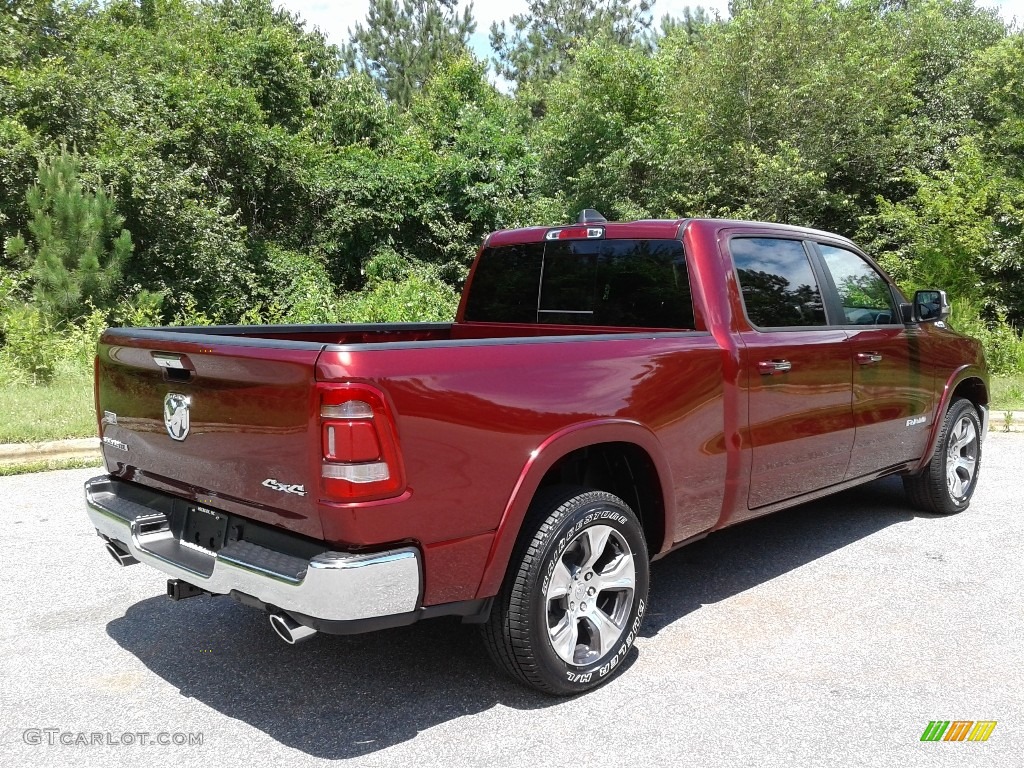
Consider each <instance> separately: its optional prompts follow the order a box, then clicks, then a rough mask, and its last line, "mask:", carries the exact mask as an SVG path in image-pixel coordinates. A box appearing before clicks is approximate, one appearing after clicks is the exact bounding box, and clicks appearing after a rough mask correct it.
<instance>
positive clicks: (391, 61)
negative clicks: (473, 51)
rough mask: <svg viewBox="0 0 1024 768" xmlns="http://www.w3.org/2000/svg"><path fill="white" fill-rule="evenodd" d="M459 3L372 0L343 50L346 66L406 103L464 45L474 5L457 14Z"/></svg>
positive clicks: (472, 29) (473, 28)
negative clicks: (364, 19) (364, 75)
mask: <svg viewBox="0 0 1024 768" xmlns="http://www.w3.org/2000/svg"><path fill="white" fill-rule="evenodd" d="M457 6H458V0H401V1H399V0H370V9H369V11H368V12H367V14H366V24H365V25H363V24H361V23H358V22H357V23H356V25H355V28H354V29H352V30H350V35H351V40H350V42H349V44H348V45H347V46H345V48H344V50H343V57H344V60H345V62H346V64H347V66H348V68H349V70H350V71H353V70H355V69H360V70H362V71H364V72H366V73H368V74H369V75H370V76H371V77H372V78H373V79H374V80H375V81H376V82H377V84H378V86H379V87H380V89H381V91H382V92H383V93H384V94H386V95H387V97H388V98H389V99H390V100H391V101H393V102H396V103H398V104H401V105H403V106H408V104H409V103H410V102H411V101H412V96H413V93H414V92H416V91H417V90H419V89H420V88H421V87H422V86H423V84H424V83H425V82H426V81H427V79H428V78H429V77H430V75H431V73H432V72H433V71H434V69H435V68H436V67H437V65H438V63H439V62H440V61H441V60H442V59H443V58H445V57H446V56H451V55H458V54H461V53H464V52H466V51H467V50H468V48H467V46H468V43H469V36H470V35H472V34H473V32H475V31H476V21H475V20H474V19H473V4H472V3H469V4H468V5H467V6H466V7H465V8H464V9H463V11H462V13H461V14H460V13H459V12H458V10H457Z"/></svg>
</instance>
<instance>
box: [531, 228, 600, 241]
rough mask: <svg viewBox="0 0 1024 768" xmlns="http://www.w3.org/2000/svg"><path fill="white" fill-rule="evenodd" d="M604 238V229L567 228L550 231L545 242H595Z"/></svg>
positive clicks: (545, 237) (545, 236)
mask: <svg viewBox="0 0 1024 768" xmlns="http://www.w3.org/2000/svg"><path fill="white" fill-rule="evenodd" d="M602 237H604V227H566V228H565V229H549V230H548V232H547V234H546V235H544V239H545V240H594V239H597V238H602Z"/></svg>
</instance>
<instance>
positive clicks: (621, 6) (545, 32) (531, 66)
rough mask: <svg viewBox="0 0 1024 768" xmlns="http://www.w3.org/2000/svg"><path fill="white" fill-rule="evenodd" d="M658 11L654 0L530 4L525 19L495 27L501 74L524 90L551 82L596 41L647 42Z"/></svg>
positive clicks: (534, 1)
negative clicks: (653, 12) (525, 87)
mask: <svg viewBox="0 0 1024 768" xmlns="http://www.w3.org/2000/svg"><path fill="white" fill-rule="evenodd" d="M653 5H654V3H653V1H649V0H639V2H635V1H634V0H530V3H529V8H528V10H527V11H526V13H517V14H515V15H513V16H512V18H511V19H509V21H507V22H504V21H503V22H501V23H500V24H498V23H497V22H495V23H494V24H492V25H491V36H490V39H491V48H493V49H494V53H495V59H494V63H495V66H496V69H497V72H498V74H499V75H501V76H502V77H504V78H506V79H508V80H511V81H512V82H514V83H516V84H517V85H519V86H522V85H524V84H525V83H532V84H535V85H539V84H544V83H547V82H550V81H551V80H552V79H553V78H554V77H555V76H556V75H558V73H559V72H562V71H563V70H564V69H566V68H567V67H568V66H569V65H571V64H572V62H573V60H574V59H575V56H576V52H577V51H578V50H579V49H580V48H581V47H582V46H585V45H587V44H588V43H590V42H592V41H593V40H595V39H600V40H604V41H606V42H607V41H610V42H613V43H616V44H618V45H626V46H628V45H634V44H636V43H639V42H642V41H645V40H646V39H647V35H648V33H649V32H650V29H651V24H652V20H653V19H652V16H651V7H652V6H653Z"/></svg>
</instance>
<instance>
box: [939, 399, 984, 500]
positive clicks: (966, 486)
mask: <svg viewBox="0 0 1024 768" xmlns="http://www.w3.org/2000/svg"><path fill="white" fill-rule="evenodd" d="M977 466H978V432H977V430H976V429H975V428H974V422H973V421H972V420H971V419H969V418H968V417H967V416H962V417H961V418H960V420H959V421H957V422H956V426H954V427H953V429H952V430H951V431H950V433H949V446H948V448H947V450H946V488H947V489H948V490H949V495H950V498H952V499H955V500H956V501H960V500H961V499H963V498H964V497H966V496H967V494H968V493H969V491H970V490H971V485H972V483H973V481H974V472H975V469H976V467H977Z"/></svg>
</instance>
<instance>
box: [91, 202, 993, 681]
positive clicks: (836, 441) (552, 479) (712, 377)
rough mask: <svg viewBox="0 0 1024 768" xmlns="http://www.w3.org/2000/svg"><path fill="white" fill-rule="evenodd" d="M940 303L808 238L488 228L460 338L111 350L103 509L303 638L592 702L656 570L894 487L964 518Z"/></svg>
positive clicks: (770, 227)
mask: <svg viewBox="0 0 1024 768" xmlns="http://www.w3.org/2000/svg"><path fill="white" fill-rule="evenodd" d="M948 310H949V308H948V306H946V302H945V295H944V294H943V293H942V292H940V291H920V292H918V293H917V294H916V295H915V297H914V300H913V301H912V302H908V301H907V300H906V299H905V298H904V296H903V295H902V294H901V293H900V291H899V289H898V288H897V287H896V286H895V285H894V284H893V282H892V281H891V280H890V279H889V278H888V277H886V276H885V275H884V274H883V273H882V271H881V270H880V269H879V268H878V266H877V265H876V264H875V263H874V262H873V261H872V260H871V259H870V258H868V257H867V256H866V255H865V254H864V253H863V252H862V251H860V250H859V249H858V248H857V247H856V246H855V245H854V244H853V243H851V242H850V241H849V240H847V239H846V238H843V237H839V236H837V235H834V234H829V233H827V232H820V231H816V230H811V229H802V228H798V227H792V226H782V225H777V224H763V223H754V222H747V221H725V220H709V219H684V220H675V221H635V222H625V223H609V222H606V221H605V220H604V219H603V218H601V217H600V216H599V215H597V214H596V213H595V212H592V211H585V212H584V213H583V214H581V217H580V221H579V222H578V223H577V224H575V225H568V226H556V227H533V228H529V229H519V230H509V231H501V232H495V233H494V234H492V235H490V236H489V237H488V238H487V240H486V241H485V242H484V244H483V247H482V248H481V249H480V252H479V255H478V256H477V259H476V262H475V264H474V266H473V269H472V271H471V273H470V276H469V279H468V280H467V283H466V289H465V292H464V295H463V298H462V302H461V305H460V307H459V310H458V314H457V317H456V319H455V322H453V323H451V324H410V325H363V326H358V325H325V326H267V327H260V326H252V327H196V328H173V329H172V328H150V329H147V328H112V329H109V330H107V331H106V332H105V333H104V334H103V336H102V338H101V340H100V343H99V347H98V353H97V358H96V409H97V414H98V419H99V428H100V433H101V437H102V442H103V454H104V459H105V462H106V471H107V474H105V475H103V476H101V477H97V478H94V479H92V480H90V481H89V482H88V483H87V484H86V497H87V507H88V512H89V516H90V518H91V520H92V523H93V524H94V526H95V527H96V529H97V531H98V533H99V535H100V536H101V537H102V538H103V539H104V540H105V541H106V547H107V550H108V551H109V553H110V554H111V555H112V556H113V557H114V559H115V560H116V561H117V562H118V563H120V564H121V565H129V564H133V563H136V562H140V561H141V562H145V563H148V564H149V565H151V566H153V567H154V568H157V569H159V570H161V571H163V572H165V573H166V574H168V575H169V576H170V577H171V578H170V580H169V581H168V594H169V595H170V596H171V597H172V598H175V599H181V598H185V597H192V596H195V595H202V594H214V595H231V596H232V597H234V598H235V599H237V600H239V601H241V602H243V603H245V604H248V605H252V606H254V607H257V608H260V609H262V610H264V611H266V612H268V613H269V614H270V622H271V624H272V626H273V628H274V629H275V631H276V632H277V633H278V634H279V635H280V636H281V637H282V638H283V639H284V640H286V641H287V642H289V643H294V642H297V641H299V640H303V639H306V638H308V637H310V636H312V635H313V634H315V633H316V632H317V631H321V632H328V633H353V632H364V631H368V630H373V629H376V628H382V627H389V626H396V625H402V624H409V623H412V622H415V621H417V620H419V619H423V618H427V617H432V616H440V615H455V616H461V617H463V619H464V620H465V621H467V622H475V623H480V624H482V625H483V634H484V638H485V641H486V644H487V646H488V648H489V649H490V651H491V653H492V655H493V657H494V658H495V660H496V661H497V662H498V663H499V664H500V665H501V666H503V667H504V668H505V669H506V670H507V671H508V672H509V673H511V674H512V675H513V676H514V677H516V678H517V679H519V680H520V681H522V682H523V683H525V684H527V685H531V686H534V687H536V688H539V689H541V690H544V691H547V692H549V693H553V694H572V693H577V692H580V691H583V690H586V689H588V688H591V687H593V686H596V685H598V684H600V683H602V682H604V681H606V680H608V679H610V677H612V676H613V675H614V674H615V672H616V671H617V670H618V669H619V668H621V666H622V661H623V659H624V658H625V657H626V655H627V654H628V653H629V652H630V649H631V647H632V645H633V642H634V639H635V638H636V636H637V632H638V630H639V628H640V625H641V621H642V620H643V617H644V613H645V612H646V611H647V609H648V572H649V563H650V560H651V559H656V558H659V557H662V556H663V555H665V554H666V553H668V552H670V551H672V550H673V549H675V548H677V547H680V546H682V545H684V544H686V543H688V542H691V541H694V540H695V539H698V538H701V537H703V536H705V535H706V534H707V533H709V532H711V531H715V530H718V529H719V528H723V527H725V526H728V525H732V524H734V523H738V522H742V521H744V520H749V519H750V518H753V517H757V516H759V515H763V514H766V513H768V512H772V511H774V510H778V509H782V508H784V507H790V506H792V505H794V504H799V503H801V502H804V501H807V500H809V499H814V498H817V497H820V496H822V495H825V494H829V493H833V492H835V491H839V490H843V489H846V488H850V487H851V486H855V485H858V484H860V483H865V482H868V481H871V480H874V479H875V478H878V477H882V476H884V475H892V474H899V475H902V477H903V480H904V483H905V485H906V488H907V491H908V496H909V499H910V501H911V502H912V503H913V504H914V505H915V506H917V507H919V508H921V509H924V510H926V511H929V512H932V513H938V514H948V513H954V512H959V511H961V510H963V509H966V508H967V506H968V504H969V503H970V499H971V495H972V493H973V492H974V489H975V486H976V483H977V480H978V469H979V462H980V460H981V444H982V440H983V438H984V435H985V432H986V428H987V421H988V419H987V416H988V407H987V404H988V377H987V374H986V371H985V364H984V360H983V357H982V353H981V349H980V347H979V345H978V343H977V342H976V341H974V340H972V339H970V338H966V337H964V336H962V335H960V334H958V333H956V332H955V331H953V330H952V329H951V328H949V327H948V326H947V325H946V322H945V320H946V317H947V314H948Z"/></svg>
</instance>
